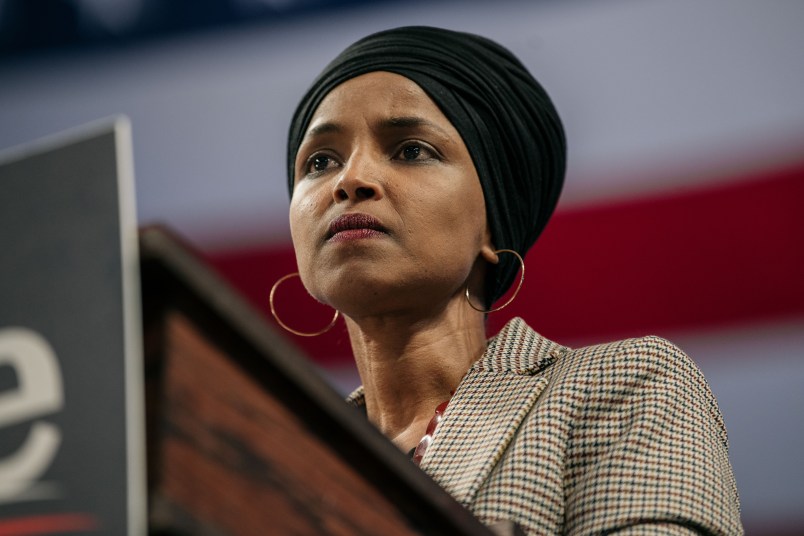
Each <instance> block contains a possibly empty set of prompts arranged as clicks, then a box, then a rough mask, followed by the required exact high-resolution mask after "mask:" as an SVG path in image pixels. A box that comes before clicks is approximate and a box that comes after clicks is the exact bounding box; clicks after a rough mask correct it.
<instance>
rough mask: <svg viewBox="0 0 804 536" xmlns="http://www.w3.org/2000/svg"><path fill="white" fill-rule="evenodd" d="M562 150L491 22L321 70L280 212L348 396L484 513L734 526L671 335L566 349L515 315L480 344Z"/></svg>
mask: <svg viewBox="0 0 804 536" xmlns="http://www.w3.org/2000/svg"><path fill="white" fill-rule="evenodd" d="M565 152H566V149H565V143H564V134H563V129H562V126H561V122H560V120H559V118H558V115H557V113H556V111H555V109H554V107H553V105H552V103H551V102H550V99H549V97H548V96H547V94H546V93H545V92H544V90H543V89H542V88H541V87H540V86H539V84H538V83H537V82H536V81H535V80H534V79H533V78H532V77H531V75H530V74H529V73H528V72H527V70H526V69H525V68H524V67H523V66H522V64H521V63H520V62H519V61H518V60H517V59H516V58H514V57H513V56H512V55H511V54H510V52H508V51H507V50H505V49H504V48H502V47H500V46H499V45H497V44H495V43H492V42H490V41H488V40H486V39H484V38H481V37H478V36H474V35H469V34H463V33H458V32H452V31H447V30H440V29H435V28H424V27H413V28H399V29H396V30H390V31H386V32H380V33H378V34H374V35H372V36H369V37H367V38H365V39H363V40H361V41H358V42H357V43H355V44H354V45H352V46H351V47H349V48H348V49H347V50H345V51H344V52H343V53H342V54H341V55H340V56H338V57H337V58H336V59H335V60H334V61H333V62H332V63H331V64H330V65H329V66H327V67H326V69H325V70H324V72H323V73H322V74H321V75H320V76H319V78H318V79H317V80H316V81H315V83H314V84H313V86H312V88H311V89H310V90H309V92H308V93H307V94H306V95H305V96H304V98H303V99H302V101H301V104H300V105H299V107H298V109H297V111H296V114H295V116H294V120H293V123H292V125H291V128H290V135H289V147H288V172H289V174H288V175H289V188H290V192H291V206H290V224H291V234H292V237H293V244H294V248H295V251H296V258H297V262H298V267H299V273H300V276H301V279H302V281H303V283H304V285H305V287H306V289H307V290H308V292H309V293H310V294H311V295H312V296H313V297H315V298H316V299H317V300H318V301H320V302H322V303H325V304H328V305H330V306H332V307H334V308H335V309H336V310H337V311H339V312H340V313H341V314H343V316H344V318H345V320H346V325H347V328H348V331H349V336H350V340H351V344H352V348H353V351H354V356H355V360H356V363H357V367H358V371H359V374H360V377H361V380H362V382H363V386H362V387H361V388H360V389H358V390H357V391H356V392H355V393H354V394H353V395H352V396H351V397H350V401H351V402H352V403H353V404H355V405H358V406H361V407H363V408H365V412H366V414H367V416H368V419H369V420H370V421H371V422H372V423H374V424H375V425H376V426H377V427H378V428H379V429H380V430H381V431H382V432H383V433H384V434H385V435H386V436H387V437H388V438H390V439H391V440H392V441H393V442H394V443H395V444H396V445H397V446H398V447H399V448H400V449H402V450H403V451H405V452H410V451H414V449H415V453H414V454H413V457H414V460H415V461H417V462H420V466H421V468H422V469H423V470H424V471H426V472H428V473H429V474H430V475H431V476H432V477H433V478H434V479H435V480H436V481H437V482H439V483H440V484H441V485H442V486H443V487H444V488H445V489H446V490H447V491H449V492H450V493H452V494H453V496H454V497H455V498H456V499H458V500H459V501H460V502H462V503H463V504H465V505H466V506H467V507H468V508H469V509H471V510H472V511H473V512H474V513H475V515H476V516H478V517H479V518H480V519H481V520H482V521H484V522H486V523H493V522H495V521H499V520H510V521H513V522H515V523H517V524H518V525H520V526H521V527H522V528H523V529H525V531H527V532H529V533H533V534H559V533H566V534H598V533H603V532H609V531H617V530H623V531H624V532H626V533H629V534H636V533H640V534H642V533H647V532H650V533H651V534H692V533H705V534H740V533H741V532H742V528H741V526H740V520H739V502H738V498H737V491H736V487H735V484H734V478H733V475H732V471H731V467H730V465H729V461H728V445H727V440H726V432H725V428H724V427H723V422H722V419H721V416H720V413H719V410H718V408H717V404H716V402H715V400H714V398H713V396H712V394H711V393H710V391H709V389H708V387H707V385H706V383H705V380H704V379H703V377H702V376H701V373H700V372H699V371H698V369H697V368H696V367H695V365H694V364H693V363H692V362H691V361H690V360H689V359H688V358H687V357H686V356H685V355H684V354H683V353H682V352H681V351H680V350H678V349H677V348H675V347H674V346H672V345H671V344H670V343H668V342H666V341H664V340H662V339H659V338H655V337H650V338H643V339H633V340H627V341H620V342H616V343H610V344H605V345H600V346H594V347H588V348H580V349H575V350H572V349H569V348H565V347H563V346H561V345H559V344H556V343H554V342H551V341H549V340H547V339H545V338H543V337H541V336H540V335H538V334H537V333H536V332H535V331H533V330H532V329H531V328H530V327H528V326H527V325H525V323H524V322H523V321H522V320H521V319H514V320H512V321H511V322H510V323H509V324H508V325H506V326H505V328H503V330H502V331H501V332H500V333H499V334H498V335H497V336H496V337H494V338H492V339H490V340H487V339H486V333H485V316H486V312H487V311H488V310H490V309H491V308H492V306H493V304H494V303H495V302H496V301H497V300H498V299H499V298H500V297H501V296H502V295H503V294H504V293H505V292H506V291H507V290H508V289H509V287H510V286H511V285H512V283H513V282H514V281H515V280H516V274H517V272H518V271H519V270H520V263H521V262H522V261H521V258H520V256H522V257H524V255H525V253H526V251H527V249H528V248H529V247H530V246H531V245H532V244H533V242H534V241H535V240H536V238H537V237H538V235H539V233H540V232H541V231H542V229H543V228H544V226H545V225H546V223H547V220H548V219H549V217H550V215H551V214H552V212H553V209H554V207H555V205H556V202H557V199H558V195H559V192H560V190H561V185H562V183H563V175H564V164H565ZM521 269H522V270H524V263H522V264H521ZM523 275H524V272H523ZM520 283H521V281H520Z"/></svg>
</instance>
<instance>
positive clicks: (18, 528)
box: [0, 514, 99, 536]
mask: <svg viewBox="0 0 804 536" xmlns="http://www.w3.org/2000/svg"><path fill="white" fill-rule="evenodd" d="M98 529H99V523H98V521H97V518H95V517H94V516H92V515H90V514H48V515H40V516H30V517H17V518H14V519H0V536H37V535H40V534H62V533H70V532H85V531H95V530H98Z"/></svg>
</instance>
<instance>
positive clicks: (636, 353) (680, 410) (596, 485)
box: [349, 318, 743, 535]
mask: <svg viewBox="0 0 804 536" xmlns="http://www.w3.org/2000/svg"><path fill="white" fill-rule="evenodd" d="M349 400H350V401H351V402H352V403H354V404H358V405H360V404H362V403H363V397H362V390H361V389H358V390H357V391H355V392H354V393H353V394H352V395H351V396H350V397H349ZM421 468H422V469H423V470H424V471H426V472H427V473H428V474H429V475H430V476H431V477H432V478H433V479H435V480H436V482H438V483H439V484H440V485H441V486H442V487H444V488H445V489H446V490H447V491H449V492H450V493H451V494H452V495H453V496H454V497H455V498H456V499H457V500H458V501H459V502H461V503H462V504H464V505H465V506H466V507H468V508H469V509H470V510H471V511H472V512H473V513H474V514H475V515H476V516H477V517H478V518H479V519H480V520H481V521H483V522H485V523H489V524H491V523H493V522H495V521H499V520H511V521H513V522H515V523H516V524H518V525H520V526H521V527H522V528H523V529H524V530H525V532H527V533H528V534H545V535H548V534H549V535H553V534H571V535H582V534H583V535H587V534H589V535H591V534H608V533H617V534H623V535H625V534H628V535H632V534H728V535H732V534H742V533H743V529H742V525H741V523H740V505H739V498H738V495H737V488H736V485H735V481H734V475H733V473H732V469H731V465H730V464H729V459H728V440H727V437H726V429H725V427H724V425H723V419H722V417H721V414H720V410H719V409H718V407H717V402H716V401H715V398H714V396H713V395H712V393H711V392H710V390H709V387H708V386H707V384H706V381H705V380H704V378H703V375H702V374H701V372H700V371H699V370H698V368H697V367H696V366H695V364H694V363H693V362H692V361H691V360H690V359H689V358H688V357H687V356H686V355H685V354H684V353H683V352H682V351H681V350H679V349H678V348H677V347H675V346H673V345H672V344H671V343H669V342H667V341H665V340H664V339H661V338H658V337H644V338H641V339H629V340H624V341H619V342H614V343H609V344H603V345H598V346H590V347H586V348H579V349H574V350H573V349H569V348H566V347H563V346H560V345H558V344H556V343H554V342H551V341H549V340H547V339H545V338H544V337H542V336H540V335H539V334H538V333H536V332H535V331H533V330H532V329H530V328H529V327H528V326H527V325H526V324H525V322H524V321H523V320H522V319H519V318H515V319H513V320H512V321H510V322H509V323H508V324H507V325H506V326H505V327H504V328H503V329H502V330H501V331H500V333H499V334H498V335H497V336H495V337H494V338H492V339H491V340H490V341H489V345H488V348H487V350H486V352H485V353H484V354H483V356H482V357H481V359H479V360H478V361H477V362H476V363H475V364H474V366H472V368H471V369H470V370H469V372H468V373H467V374H466V376H465V377H464V378H463V380H462V381H461V384H460V385H459V387H458V389H457V390H456V392H455V395H454V396H453V397H452V400H451V401H450V403H449V406H448V407H447V410H446V412H445V414H444V418H443V420H442V421H441V423H440V424H439V426H438V428H437V430H436V433H435V436H434V438H433V443H432V444H431V445H430V447H429V448H428V450H427V452H426V454H425V456H424V459H423V460H422V462H421Z"/></svg>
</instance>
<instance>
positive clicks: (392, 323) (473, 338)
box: [347, 302, 486, 450]
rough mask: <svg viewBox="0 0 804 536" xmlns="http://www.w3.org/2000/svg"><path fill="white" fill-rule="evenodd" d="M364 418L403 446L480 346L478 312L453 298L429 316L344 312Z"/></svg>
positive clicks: (413, 439)
mask: <svg viewBox="0 0 804 536" xmlns="http://www.w3.org/2000/svg"><path fill="white" fill-rule="evenodd" d="M347 326H348V328H349V336H350V339H351V342H352V349H353V351H354V355H355V361H356V363H357V368H358V372H359V373H360V378H361V380H362V381H363V388H364V392H365V400H366V411H367V414H368V418H369V420H370V421H371V422H372V423H374V424H375V425H376V426H377V427H378V428H379V429H380V430H381V431H382V432H383V433H384V434H385V435H386V436H387V437H389V438H390V439H391V440H393V441H394V442H395V443H396V444H397V446H399V447H400V448H401V449H403V450H409V449H410V448H412V447H415V446H416V444H417V443H418V441H419V440H420V439H421V437H422V435H423V434H424V430H425V428H426V427H427V423H428V422H429V420H430V419H431V418H432V416H433V412H434V411H435V408H436V406H437V405H438V404H440V403H441V402H444V401H445V400H447V399H449V398H450V394H451V392H454V391H455V389H456V388H457V386H458V383H459V382H460V381H461V379H462V378H463V377H464V375H465V374H466V372H467V371H468V370H469V367H470V366H471V365H472V363H474V362H475V361H476V360H477V359H478V358H479V357H480V356H481V355H482V353H483V351H484V350H485V349H486V334H485V324H484V319H483V315H482V314H480V313H477V312H475V311H472V310H471V309H470V308H469V307H466V304H464V303H460V302H454V303H453V304H451V305H449V306H447V307H446V308H445V309H444V310H443V311H442V312H440V313H439V314H438V315H437V316H435V317H432V316H431V317H428V318H421V317H417V316H416V315H406V314H393V315H383V316H375V317H364V318H347Z"/></svg>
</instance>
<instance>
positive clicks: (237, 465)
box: [140, 228, 491, 536]
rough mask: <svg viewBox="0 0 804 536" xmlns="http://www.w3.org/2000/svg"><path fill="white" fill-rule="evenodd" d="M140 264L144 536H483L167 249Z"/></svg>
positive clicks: (176, 249)
mask: <svg viewBox="0 0 804 536" xmlns="http://www.w3.org/2000/svg"><path fill="white" fill-rule="evenodd" d="M140 257H141V274H142V280H141V282H142V296H143V317H144V324H143V331H144V337H145V375H146V399H147V402H146V405H147V442H148V445H147V448H148V489H149V503H150V505H149V506H150V516H149V525H150V531H151V534H177V535H178V534H187V535H191V534H192V535H200V536H204V535H210V536H212V535H216V536H218V535H266V534H293V535H305V534H310V535H319V534H336V535H349V536H353V535H362V534H366V535H368V534H372V535H374V534H381V535H403V534H445V535H455V534H467V535H478V536H480V535H486V536H488V535H490V534H491V532H490V531H489V529H487V528H486V527H485V526H483V525H482V524H481V523H480V522H479V521H477V520H476V519H475V518H474V517H473V516H472V515H471V514H470V513H469V512H468V511H467V510H466V509H464V508H463V507H462V506H460V505H459V504H458V503H457V502H455V501H454V500H453V499H452V497H450V496H449V495H448V494H447V493H446V492H445V491H443V490H442V489H441V488H440V487H439V486H438V485H436V484H435V483H434V482H433V481H432V480H431V479H430V478H429V477H427V475H425V474H424V473H423V472H422V471H420V470H419V469H418V468H417V467H415V466H414V465H413V464H412V463H411V461H410V460H409V459H408V458H407V457H406V456H405V455H404V454H402V453H401V452H399V451H398V450H397V449H396V448H395V447H394V446H393V445H392V444H391V443H390V442H389V441H388V440H387V439H385V438H384V437H383V436H382V435H381V434H380V433H379V431H378V430H376V429H375V428H374V427H372V426H371V425H370V424H369V423H368V422H367V421H366V419H365V417H364V416H362V415H361V414H360V413H359V412H358V411H357V410H356V409H354V408H352V407H350V406H348V405H347V404H346V403H345V402H343V400H342V399H341V397H340V396H339V395H338V394H337V393H336V392H335V391H334V390H333V389H332V388H331V387H330V386H329V385H328V384H327V383H325V382H324V381H323V380H322V379H321V378H320V377H319V376H318V373H317V372H316V371H315V370H314V369H313V368H312V366H311V365H310V364H309V363H308V362H307V361H306V359H305V358H304V357H302V356H301V355H300V353H299V352H298V350H296V349H294V348H293V347H292V346H291V345H289V344H288V343H287V342H285V341H284V340H283V339H282V338H281V337H279V336H278V335H277V334H276V333H275V332H274V331H273V329H272V327H271V326H269V325H268V324H267V323H266V322H265V321H264V319H263V318H262V316H261V315H260V314H259V313H257V312H256V311H254V310H253V309H252V308H251V307H250V306H249V305H247V304H246V303H245V301H244V300H242V299H241V298H240V297H239V296H238V295H237V294H236V293H235V292H234V291H233V290H232V289H230V288H229V287H228V286H227V284H225V283H224V282H223V281H222V280H221V279H220V278H219V277H218V276H217V275H216V274H214V273H213V272H212V271H211V270H210V269H209V268H208V267H207V266H205V264H204V262H203V261H201V260H200V257H199V256H197V255H195V254H194V253H193V252H192V250H191V249H190V248H188V247H187V246H186V245H184V244H183V243H182V242H181V241H180V240H178V239H177V238H176V237H174V236H172V235H171V234H170V233H168V232H167V231H165V230H163V229H160V228H147V229H145V230H143V231H142V232H141V235H140Z"/></svg>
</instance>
